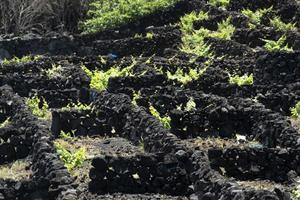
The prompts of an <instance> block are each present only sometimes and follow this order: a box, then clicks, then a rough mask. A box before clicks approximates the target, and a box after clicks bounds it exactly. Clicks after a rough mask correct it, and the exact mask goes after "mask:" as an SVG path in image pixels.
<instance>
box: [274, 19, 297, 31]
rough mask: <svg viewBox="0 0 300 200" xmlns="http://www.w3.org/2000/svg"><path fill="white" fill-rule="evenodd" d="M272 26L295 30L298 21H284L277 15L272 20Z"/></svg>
mask: <svg viewBox="0 0 300 200" xmlns="http://www.w3.org/2000/svg"><path fill="white" fill-rule="evenodd" d="M270 24H271V26H273V27H274V28H276V29H277V30H280V31H294V30H296V29H297V28H296V23H284V22H283V21H282V20H281V19H280V17H277V16H276V17H275V18H273V19H271V20H270Z"/></svg>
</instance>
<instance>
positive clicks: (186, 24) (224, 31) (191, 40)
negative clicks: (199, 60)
mask: <svg viewBox="0 0 300 200" xmlns="http://www.w3.org/2000/svg"><path fill="white" fill-rule="evenodd" d="M205 19H208V13H205V12H203V11H201V12H199V13H198V14H197V13H195V12H192V13H190V14H188V15H185V16H184V17H182V18H181V20H180V30H181V32H182V38H181V40H182V45H181V47H180V50H181V51H182V52H184V53H188V54H195V55H197V56H199V57H206V58H213V57H214V53H213V51H212V50H211V46H210V45H209V44H207V42H205V38H208V37H214V38H220V39H225V40H230V39H231V37H232V35H233V33H234V31H235V27H234V26H233V25H232V24H230V20H231V18H230V17H228V18H227V19H226V20H224V21H222V22H221V23H218V30H217V31H210V30H208V29H205V28H203V27H201V28H200V29H198V30H195V29H194V27H193V24H194V22H195V21H199V20H205Z"/></svg>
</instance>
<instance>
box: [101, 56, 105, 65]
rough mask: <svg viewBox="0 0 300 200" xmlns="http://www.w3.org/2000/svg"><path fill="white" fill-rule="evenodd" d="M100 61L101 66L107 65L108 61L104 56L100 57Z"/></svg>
mask: <svg viewBox="0 0 300 200" xmlns="http://www.w3.org/2000/svg"><path fill="white" fill-rule="evenodd" d="M99 61H100V63H101V64H104V65H106V64H107V59H106V58H105V57H104V56H99Z"/></svg>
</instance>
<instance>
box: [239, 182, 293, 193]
mask: <svg viewBox="0 0 300 200" xmlns="http://www.w3.org/2000/svg"><path fill="white" fill-rule="evenodd" d="M237 183H238V184H239V185H241V186H243V187H248V188H253V189H255V190H269V191H272V190H274V189H275V188H285V189H288V187H289V186H288V185H283V184H280V183H275V182H273V181H269V180H253V181H237Z"/></svg>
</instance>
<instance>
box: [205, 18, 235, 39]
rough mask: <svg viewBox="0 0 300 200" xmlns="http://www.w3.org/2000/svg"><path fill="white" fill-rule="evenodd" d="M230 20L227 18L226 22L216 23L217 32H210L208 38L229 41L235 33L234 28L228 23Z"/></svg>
mask: <svg viewBox="0 0 300 200" xmlns="http://www.w3.org/2000/svg"><path fill="white" fill-rule="evenodd" d="M230 20H231V17H228V18H227V19H226V20H224V21H222V22H221V23H218V30H217V31H215V32H212V34H211V35H210V37H214V38H220V39H224V40H231V37H232V35H233V33H234V31H235V27H234V26H233V25H232V24H231V23H230Z"/></svg>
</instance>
